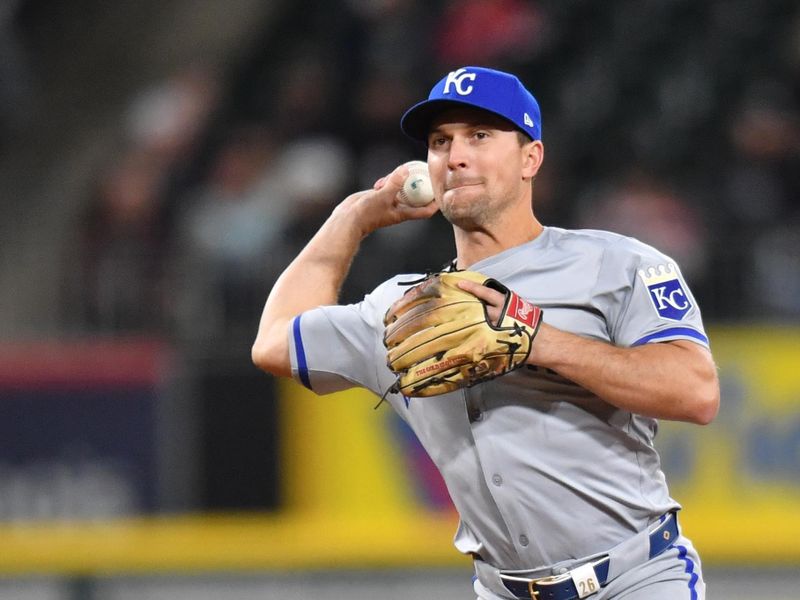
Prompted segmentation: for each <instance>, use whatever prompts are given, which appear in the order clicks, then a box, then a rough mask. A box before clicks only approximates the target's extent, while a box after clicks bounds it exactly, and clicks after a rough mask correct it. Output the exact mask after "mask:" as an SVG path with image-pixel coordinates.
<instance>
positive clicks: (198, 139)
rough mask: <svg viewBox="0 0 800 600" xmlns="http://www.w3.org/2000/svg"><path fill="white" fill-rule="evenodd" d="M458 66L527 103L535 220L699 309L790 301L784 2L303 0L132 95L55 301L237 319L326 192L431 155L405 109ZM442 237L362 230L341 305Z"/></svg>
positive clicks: (792, 16) (798, 170) (124, 320)
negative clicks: (608, 236)
mask: <svg viewBox="0 0 800 600" xmlns="http://www.w3.org/2000/svg"><path fill="white" fill-rule="evenodd" d="M0 25H2V21H0ZM467 64H479V65H484V66H492V67H495V68H502V69H507V70H511V71H513V72H515V73H517V74H518V75H519V76H520V77H521V78H522V79H523V80H524V81H525V82H526V83H527V84H528V86H529V88H530V89H531V90H532V91H533V92H534V94H535V95H536V96H537V98H538V100H539V102H540V104H541V105H542V113H543V131H544V135H543V140H544V143H545V148H546V159H545V164H544V168H543V171H542V172H541V174H540V176H539V178H538V179H537V182H536V186H535V192H534V203H535V206H536V210H537V214H538V215H539V217H540V219H541V220H543V221H544V222H545V224H547V225H554V226H561V227H581V228H584V227H585V228H600V229H610V230H613V231H617V232H619V233H622V234H627V235H632V236H635V237H637V238H639V239H641V240H643V241H646V242H650V243H652V244H653V245H655V246H657V247H658V248H660V249H661V250H662V251H664V252H666V253H667V254H670V255H671V256H673V257H674V258H675V259H676V260H677V261H678V262H679V263H680V264H681V265H682V267H683V269H684V274H685V276H686V277H687V279H688V280H689V283H690V285H691V286H692V288H693V289H694V290H695V292H696V294H697V295H698V296H699V299H700V302H701V306H702V307H703V308H704V312H705V315H706V319H707V320H710V321H714V320H727V319H748V320H761V319H791V318H794V319H797V318H798V317H800V202H799V200H800V197H799V196H800V102H799V100H800V5H798V4H797V3H796V2H793V1H791V0H706V1H704V2H697V1H694V0H614V1H613V2H589V1H581V0H536V1H532V0H437V1H434V2H428V1H423V0H346V1H343V2H327V1H326V0H313V1H310V2H306V3H287V6H286V8H284V9H283V10H282V11H281V13H280V14H279V15H278V17H277V22H276V23H274V24H273V27H271V28H270V29H269V30H268V31H265V32H264V35H263V38H262V39H261V40H260V43H259V44H257V45H256V46H255V47H253V48H252V52H251V53H250V55H249V57H248V58H247V60H245V61H243V62H242V64H240V65H237V67H236V68H234V69H225V70H222V69H219V68H218V65H212V64H207V63H199V64H192V65H188V66H187V67H186V68H184V69H182V70H179V71H178V72H176V73H174V74H173V75H172V76H171V77H168V78H167V79H166V80H163V81H156V82H153V83H152V85H151V86H149V87H148V88H146V89H142V90H140V92H139V93H138V94H137V95H136V96H135V97H133V98H131V99H130V103H129V106H128V108H127V110H126V111H125V114H124V116H123V117H122V118H121V119H120V122H119V128H120V130H121V131H122V132H123V133H124V135H123V136H122V139H123V142H122V143H121V144H120V146H119V149H118V152H116V153H113V154H112V155H110V156H108V157H107V163H106V164H104V165H102V166H101V168H100V169H99V170H98V173H97V177H96V181H95V184H94V186H93V189H94V192H93V194H92V196H91V197H89V198H86V210H85V213H86V217H85V219H83V220H82V222H83V224H84V230H83V231H82V232H81V236H80V239H81V245H82V247H81V252H82V256H83V259H82V263H81V264H82V265H83V271H82V272H81V273H78V274H72V277H73V278H74V279H77V280H79V282H78V284H77V285H76V284H75V281H72V283H71V285H68V286H67V287H68V288H69V289H72V290H75V289H78V290H80V298H79V299H78V301H77V303H76V306H78V307H79V308H78V310H77V311H76V314H75V315H72V318H73V319H75V320H77V321H79V322H80V323H81V325H82V326H83V327H85V328H86V329H87V330H89V331H135V332H142V331H144V332H158V333H166V334H169V335H175V336H177V337H179V338H180V339H184V340H194V339H203V338H205V339H213V338H215V337H218V336H219V335H221V334H226V335H238V334H241V335H243V336H250V335H252V333H253V332H254V331H255V327H256V325H257V320H258V317H259V314H260V309H261V306H262V305H263V301H264V299H265V298H266V295H267V293H268V292H269V289H270V287H271V285H272V283H273V282H274V280H275V278H276V277H277V275H278V274H279V273H280V272H281V270H282V269H283V268H284V266H285V265H286V264H287V263H288V262H289V261H290V260H291V258H292V257H293V256H294V255H295V254H296V253H297V252H298V251H299V250H300V249H301V248H302V246H303V245H304V244H305V242H306V241H307V240H308V239H309V238H310V236H311V235H312V234H313V233H314V231H315V230H316V229H317V228H318V226H319V225H320V224H321V222H322V221H323V220H324V219H325V217H326V216H327V215H328V214H329V213H330V210H331V208H332V207H333V206H334V205H335V204H336V203H337V202H339V201H340V200H341V199H342V198H343V197H344V196H345V195H347V194H348V193H350V192H352V191H355V190H357V189H363V188H366V187H370V186H371V185H372V183H373V182H374V181H375V180H376V179H377V178H378V177H380V176H382V175H384V174H385V173H387V172H388V171H390V170H391V169H393V168H394V167H395V166H396V165H397V164H399V163H401V162H404V161H407V160H411V159H420V158H422V159H424V157H425V149H424V147H420V146H419V145H416V144H414V143H412V142H410V141H409V140H406V139H405V138H404V137H403V135H402V134H401V132H400V130H399V126H398V121H399V117H400V116H401V114H402V113H403V111H404V110H405V109H406V108H407V107H408V106H410V105H411V104H412V103H414V102H416V101H418V100H420V99H422V98H424V97H425V96H426V95H427V92H428V90H429V88H430V86H431V85H432V84H433V83H434V82H435V81H436V80H437V79H438V78H439V77H441V76H442V75H444V74H445V73H446V72H447V71H449V70H451V69H453V68H456V67H459V66H463V65H467ZM452 254H453V247H452V243H451V238H450V235H449V228H448V225H447V224H446V223H445V222H444V220H443V219H441V218H440V217H438V216H437V217H435V218H434V219H432V220H430V221H426V222H413V223H405V224H403V225H400V226H398V227H395V228H392V229H387V230H382V231H380V232H377V233H376V234H375V235H373V236H372V237H370V238H368V239H367V240H366V241H365V242H364V246H363V248H362V251H361V253H360V255H359V257H358V259H357V260H356V263H355V265H354V268H353V272H352V274H351V276H350V277H349V279H348V281H347V284H346V286H345V289H344V290H343V300H345V301H352V300H357V299H359V298H360V297H361V296H362V295H363V294H364V293H366V292H367V291H369V290H370V289H371V288H372V287H373V286H374V285H375V284H376V283H378V282H379V281H380V280H381V279H382V278H383V277H386V276H389V275H391V274H393V273H396V272H402V271H416V270H426V269H436V268H438V267H440V266H441V265H443V264H444V263H446V262H447V261H449V260H450V259H451V258H452Z"/></svg>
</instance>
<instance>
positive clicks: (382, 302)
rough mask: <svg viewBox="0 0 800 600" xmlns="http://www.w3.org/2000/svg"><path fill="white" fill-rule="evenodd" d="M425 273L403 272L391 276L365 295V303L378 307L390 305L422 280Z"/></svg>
mask: <svg viewBox="0 0 800 600" xmlns="http://www.w3.org/2000/svg"><path fill="white" fill-rule="evenodd" d="M425 277H426V275H425V274H424V273H403V274H398V275H395V276H393V277H390V278H389V279H387V280H386V281H383V282H382V283H380V284H378V286H377V287H376V288H375V289H374V290H372V291H371V292H370V293H369V294H367V295H366V296H365V297H364V301H363V303H364V304H366V305H369V306H375V307H378V308H385V307H388V306H389V305H390V304H392V302H394V301H395V300H397V299H398V298H400V297H401V296H402V295H403V294H405V293H406V291H407V290H408V289H409V288H411V287H413V286H414V285H416V284H418V283H420V282H422V280H423V279H425Z"/></svg>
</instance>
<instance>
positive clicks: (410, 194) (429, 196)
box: [400, 160, 433, 206]
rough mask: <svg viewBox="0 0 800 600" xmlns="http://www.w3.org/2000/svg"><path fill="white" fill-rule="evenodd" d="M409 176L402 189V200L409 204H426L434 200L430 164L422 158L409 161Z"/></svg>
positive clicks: (407, 164)
mask: <svg viewBox="0 0 800 600" xmlns="http://www.w3.org/2000/svg"><path fill="white" fill-rule="evenodd" d="M406 166H407V167H408V177H406V180H405V183H403V189H402V190H400V202H402V203H403V204H406V205H408V206H425V205H426V204H430V203H431V202H432V201H433V186H432V185H431V177H430V175H429V174H428V165H427V164H426V163H424V162H423V161H421V160H412V161H411V162H407V163H406Z"/></svg>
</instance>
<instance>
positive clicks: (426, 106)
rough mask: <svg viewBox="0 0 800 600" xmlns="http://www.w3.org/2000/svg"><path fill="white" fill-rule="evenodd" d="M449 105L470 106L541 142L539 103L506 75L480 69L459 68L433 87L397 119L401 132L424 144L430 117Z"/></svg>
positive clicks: (515, 80) (492, 70)
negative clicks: (424, 97) (425, 98)
mask: <svg viewBox="0 0 800 600" xmlns="http://www.w3.org/2000/svg"><path fill="white" fill-rule="evenodd" d="M452 106H472V107H475V108H480V109H483V110H486V111H489V112H490V113H493V114H495V115H498V116H500V117H502V118H504V119H506V120H507V121H509V122H511V124H512V125H514V127H516V128H517V129H519V130H521V131H522V132H523V133H526V134H527V135H528V136H529V137H530V138H531V139H532V140H540V139H542V115H541V112H540V110H539V103H538V102H537V101H536V98H534V97H533V94H531V93H530V92H529V91H528V90H527V89H525V86H524V85H522V82H521V81H520V80H519V79H518V78H517V77H516V76H514V75H512V74H510V73H504V72H503V71H495V70H494V69H487V68H484V67H461V68H460V69H457V70H455V71H451V72H450V73H448V74H447V75H446V76H445V77H443V78H442V79H441V80H440V81H439V83H437V84H436V85H435V86H433V89H431V93H430V95H429V96H428V99H427V100H423V101H422V102H420V103H418V104H415V105H414V106H412V107H411V108H409V109H408V110H407V111H406V114H404V115H403V117H402V118H401V119H400V128H401V129H402V130H403V132H404V133H405V134H406V135H407V136H409V137H411V138H413V139H415V140H421V141H423V142H424V141H426V140H427V139H428V133H429V127H430V124H431V121H432V120H433V119H434V117H435V116H436V115H437V114H438V113H439V112H441V111H442V110H444V109H446V108H449V107H452Z"/></svg>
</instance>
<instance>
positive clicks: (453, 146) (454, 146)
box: [447, 136, 469, 170]
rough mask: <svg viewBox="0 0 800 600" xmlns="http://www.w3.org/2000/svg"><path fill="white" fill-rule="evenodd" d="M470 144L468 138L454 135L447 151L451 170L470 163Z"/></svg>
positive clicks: (461, 167) (448, 164)
mask: <svg viewBox="0 0 800 600" xmlns="http://www.w3.org/2000/svg"><path fill="white" fill-rule="evenodd" d="M468 151H469V146H468V144H467V140H465V139H464V138H462V137H460V136H454V137H453V139H452V140H451V141H450V145H449V148H448V153H447V166H448V168H449V169H451V170H456V169H463V168H465V167H467V166H468V165H469V157H468V154H469V152H468Z"/></svg>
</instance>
